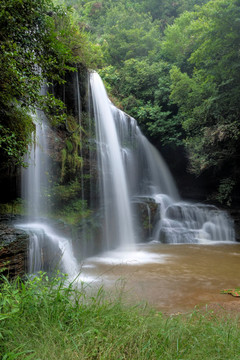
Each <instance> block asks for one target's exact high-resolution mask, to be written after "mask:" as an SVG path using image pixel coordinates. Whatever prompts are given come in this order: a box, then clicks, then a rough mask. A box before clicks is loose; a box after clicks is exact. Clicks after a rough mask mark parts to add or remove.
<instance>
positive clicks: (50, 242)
mask: <svg viewBox="0 0 240 360" xmlns="http://www.w3.org/2000/svg"><path fill="white" fill-rule="evenodd" d="M33 121H34V123H35V127H36V131H35V133H34V134H33V145H32V147H31V149H30V153H29V156H28V157H27V158H26V162H27V163H28V164H29V165H28V167H27V168H26V169H22V196H23V199H24V200H25V202H26V211H27V219H28V221H27V223H24V224H18V225H16V226H17V227H18V228H21V229H23V230H25V231H27V232H28V233H29V235H30V244H29V272H30V273H36V272H38V271H40V270H44V271H46V270H48V271H54V270H57V269H59V268H60V269H61V271H63V272H66V273H68V274H69V275H70V276H71V275H72V276H73V275H74V274H76V273H77V271H78V264H77V261H76V259H75V257H74V254H73V249H72V245H71V241H70V240H69V239H67V238H64V237H62V236H60V235H59V234H57V232H56V230H55V229H54V228H53V226H50V225H49V223H48V222H47V220H46V217H47V215H48V211H49V206H48V196H49V193H50V187H49V175H50V168H51V166H50V163H49V154H48V141H47V138H48V133H49V128H48V125H47V124H46V121H45V116H44V114H43V113H42V112H37V115H36V116H33Z"/></svg>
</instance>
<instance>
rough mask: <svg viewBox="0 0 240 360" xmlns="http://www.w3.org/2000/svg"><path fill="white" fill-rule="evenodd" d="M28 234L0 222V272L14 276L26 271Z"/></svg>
mask: <svg viewBox="0 0 240 360" xmlns="http://www.w3.org/2000/svg"><path fill="white" fill-rule="evenodd" d="M28 241H29V236H28V234H26V233H25V232H24V231H22V230H19V229H16V228H14V226H12V225H9V224H7V223H0V273H1V274H3V275H5V276H7V277H9V278H14V277H16V276H23V275H24V274H25V273H26V271H27V258H28Z"/></svg>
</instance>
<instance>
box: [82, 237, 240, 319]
mask: <svg viewBox="0 0 240 360" xmlns="http://www.w3.org/2000/svg"><path fill="white" fill-rule="evenodd" d="M115 255H116V254H108V256H102V257H100V256H99V257H96V258H92V259H88V261H86V262H85V263H84V264H83V267H82V275H83V277H84V276H87V278H86V279H89V280H90V282H91V284H99V281H101V282H102V283H103V284H104V286H105V288H107V289H111V290H113V289H115V288H116V284H119V280H123V281H124V283H125V288H124V289H125V291H126V293H125V297H126V299H128V300H130V301H134V302H136V301H137V302H139V301H141V302H142V301H146V302H147V303H148V304H150V305H151V306H154V307H155V308H157V309H158V310H160V311H164V312H167V313H174V312H178V311H180V312H182V311H187V310H190V309H192V308H194V307H195V306H197V305H199V306H202V305H205V304H210V303H212V302H229V301H233V300H236V298H234V297H232V296H231V295H226V294H220V291H221V290H222V289H226V288H230V289H231V288H234V287H240V244H238V243H236V244H215V245H191V244H188V245H185V244H184V245H166V244H150V245H142V246H139V248H138V249H137V251H136V252H134V253H133V255H132V257H131V256H129V254H128V256H125V255H124V256H123V259H121V257H120V258H119V259H117V260H116V259H115V258H114V256H115ZM121 283H122V282H121ZM237 299H238V298H237ZM239 301H240V299H239Z"/></svg>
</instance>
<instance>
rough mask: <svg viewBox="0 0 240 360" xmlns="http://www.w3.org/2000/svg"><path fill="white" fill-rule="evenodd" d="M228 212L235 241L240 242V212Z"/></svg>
mask: <svg viewBox="0 0 240 360" xmlns="http://www.w3.org/2000/svg"><path fill="white" fill-rule="evenodd" d="M228 212H229V214H230V215H231V217H232V219H233V221H234V228H235V235H236V241H238V242H240V210H238V209H230V210H229V211H228Z"/></svg>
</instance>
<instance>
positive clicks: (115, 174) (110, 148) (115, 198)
mask: <svg viewBox="0 0 240 360" xmlns="http://www.w3.org/2000/svg"><path fill="white" fill-rule="evenodd" d="M90 84H91V91H92V100H93V108H94V117H95V123H96V142H97V151H98V166H99V173H100V193H101V197H102V201H103V203H102V206H103V207H104V213H105V217H104V218H105V224H104V225H105V229H104V236H105V241H106V242H105V244H106V248H107V249H110V248H111V247H112V244H115V247H118V246H119V247H124V248H127V247H132V246H133V245H134V243H135V235H134V228H133V218H132V211H131V205H130V198H129V192H128V186H127V181H126V173H125V169H124V165H123V158H122V154H121V148H120V145H119V140H118V135H117V130H116V126H115V123H114V118H113V114H112V111H111V103H110V101H109V99H108V97H107V93H106V90H105V88H104V85H103V83H102V81H101V79H100V76H99V75H98V74H97V73H95V72H93V73H91V76H90Z"/></svg>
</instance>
